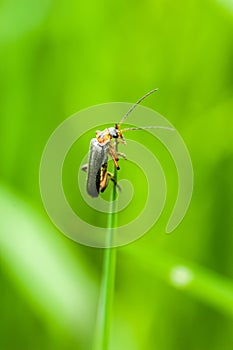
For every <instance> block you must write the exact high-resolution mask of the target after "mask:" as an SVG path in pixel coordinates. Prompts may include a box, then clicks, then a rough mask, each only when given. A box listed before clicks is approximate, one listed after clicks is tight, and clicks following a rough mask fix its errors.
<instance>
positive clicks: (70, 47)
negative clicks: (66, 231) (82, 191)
mask: <svg viewBox="0 0 233 350" xmlns="http://www.w3.org/2000/svg"><path fill="white" fill-rule="evenodd" d="M0 47H1V56H0V57H1V61H0V63H1V64H0V77H1V78H0V84H1V85H0V86H1V94H0V101H1V102H0V105H1V119H0V147H1V163H0V176H1V178H0V208H1V209H0V215H1V220H0V264H1V265H0V266H1V269H0V279H1V283H0V309H1V320H0V323H1V325H0V348H1V349H81V350H82V349H91V348H92V344H93V335H94V328H95V317H96V308H97V303H98V293H99V286H100V280H101V267H102V257H103V250H102V249H94V248H89V247H85V246H81V245H78V244H77V243H75V242H72V241H70V240H69V239H68V238H66V237H65V236H63V235H62V234H61V233H60V232H58V231H56V229H55V228H54V226H53V224H52V223H51V222H50V220H49V218H48V217H47V215H46V213H45V210H44V208H43V205H42V203H41V199H40V192H39V184H38V183H39V180H38V175H39V164H40V158H41V154H42V152H43V148H44V146H45V144H46V141H47V139H48V138H49V136H50V134H51V133H52V132H53V130H54V129H55V128H56V127H57V126H58V125H59V124H60V123H61V122H62V121H63V120H65V119H66V118H67V117H68V116H70V115H72V114H74V113H75V112H76V111H78V110H80V109H82V108H85V107H88V106H91V105H94V104H99V103H104V102H111V101H121V102H124V101H125V102H135V101H136V100H137V99H138V98H139V97H141V96H142V95H143V94H144V93H146V92H147V91H149V90H151V89H152V88H154V87H159V89H160V90H159V93H157V94H156V95H154V96H153V97H151V98H150V99H148V100H147V101H145V103H144V105H146V106H148V107H151V108H153V109H156V110H157V111H158V112H160V113H161V114H163V115H164V116H165V117H167V118H168V119H169V120H170V122H171V123H172V124H173V125H174V126H175V127H176V128H177V129H178V131H179V132H180V133H181V135H182V137H183V139H184V141H185V143H186V145H187V147H188V149H189V151H190V155H191V158H192V162H193V168H194V175H195V184H194V193H193V198H192V202H191V205H190V208H189V210H188V212H187V215H186V216H185V218H184V220H183V222H182V223H181V224H180V226H179V227H178V228H177V229H176V230H175V232H173V234H172V235H165V234H164V231H165V226H166V222H167V220H168V217H169V214H170V212H171V209H172V206H173V204H174V198H175V193H176V192H175V191H176V189H173V186H172V184H173V181H174V184H176V181H177V179H176V178H175V180H172V179H173V178H174V177H175V176H176V173H175V170H174V173H173V174H167V175H168V184H170V186H169V187H168V199H169V198H171V201H169V200H168V202H167V203H166V208H165V210H164V212H163V214H162V216H161V219H160V220H159V222H158V223H157V224H156V226H155V227H154V228H152V229H151V230H150V231H149V232H148V233H147V234H146V235H145V236H144V237H143V238H141V239H140V240H138V241H136V242H134V243H133V244H131V245H128V246H125V247H122V248H119V249H118V253H117V271H116V288H115V298H114V304H113V319H112V327H111V336H110V347H109V348H110V349H111V350H118V349H127V350H131V349H133V350H141V349H159V350H174V349H179V350H181V349H184V350H186V349H190V350H194V349H195V350H196V349H198V350H202V349H203V350H204V349H205V350H206V349H211V350H228V349H233V322H232V321H233V268H232V267H233V254H232V251H233V234H232V233H233V230H232V224H233V215H232V208H233V187H232V178H233V143H232V138H233V123H232V110H233V98H232V96H233V70H232V62H233V6H232V1H230V0H228V1H227V0H225V1H223V0H222V1H220V0H219V1H217V0H216V1H214V0H212V1H210V0H202V1H200V0H196V1H195V0H190V1H184V0H180V1H179V0H178V1H176V2H174V1H171V0H168V1H150V0H148V1H144V2H142V1H141V2H140V1H127V2H125V1H117V2H114V1H113V2H110V3H109V2H105V1H98V2H97V1H96V2H94V1H89V2H81V1H79V2H77V1H74V0H71V1H68V2H64V1H60V0H58V1H51V0H41V1H38V0H35V1H29V0H18V1H16V0H7V1H6V0H3V1H1V3H0ZM132 118H133V117H132ZM106 123H107V121H106ZM135 137H137V138H138V139H141V140H142V141H143V137H144V134H140V135H139V134H138V135H137V136H135ZM83 147H84V149H85V150H86V148H87V147H88V143H85V142H84V144H83ZM157 147H158V145H157V144H156V145H155V146H154V149H153V152H154V153H155V154H157V152H160V151H159V149H158V148H157ZM82 152H83V149H82ZM84 152H85V151H84ZM125 152H126V153H127V150H125ZM161 152H162V151H161ZM71 167H72V164H71ZM67 169H68V168H67ZM165 169H166V171H167V172H169V169H170V168H169V167H168V166H167V168H166V165H165ZM166 171H165V173H166ZM129 174H130V173H129ZM124 175H127V172H126V171H125V173H124ZM135 181H137V178H136V179H135ZM66 184H67V188H68V187H69V181H66ZM174 186H175V185H174ZM70 187H71V186H70ZM71 191H72V188H71ZM142 196H143V194H142ZM139 202H140V201H139ZM134 210H137V206H135V208H133V207H132V208H131V213H134ZM84 214H85V213H84ZM93 215H95V214H93ZM92 219H93V218H92Z"/></svg>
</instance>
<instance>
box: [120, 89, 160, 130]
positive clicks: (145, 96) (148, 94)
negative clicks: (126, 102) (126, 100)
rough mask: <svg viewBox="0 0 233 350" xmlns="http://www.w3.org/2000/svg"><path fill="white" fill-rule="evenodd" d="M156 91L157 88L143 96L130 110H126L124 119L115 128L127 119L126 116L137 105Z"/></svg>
mask: <svg viewBox="0 0 233 350" xmlns="http://www.w3.org/2000/svg"><path fill="white" fill-rule="evenodd" d="M156 91H158V88H156V89H153V90H151V91H149V92H147V94H145V95H144V96H142V97H141V98H140V99H139V100H138V101H137V102H136V103H135V104H133V105H132V106H131V107H130V109H129V110H128V112H127V113H126V114H125V115H124V117H123V118H122V119H121V121H120V122H119V123H118V124H117V126H118V127H119V126H120V125H121V124H122V123H123V122H124V121H125V119H126V118H127V117H128V115H129V114H130V113H131V112H133V110H134V108H136V107H137V106H138V105H139V103H141V102H142V101H143V100H144V99H145V98H147V97H148V96H150V95H151V94H153V93H154V92H156Z"/></svg>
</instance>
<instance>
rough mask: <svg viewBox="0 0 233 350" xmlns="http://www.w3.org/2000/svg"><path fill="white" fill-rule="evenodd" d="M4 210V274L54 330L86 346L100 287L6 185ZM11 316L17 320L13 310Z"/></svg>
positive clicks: (0, 198) (0, 206) (0, 199)
mask: <svg viewBox="0 0 233 350" xmlns="http://www.w3.org/2000/svg"><path fill="white" fill-rule="evenodd" d="M0 210H1V231H0V246H1V262H2V264H3V269H4V273H5V274H6V275H7V276H9V278H10V279H11V280H12V282H13V283H14V284H15V286H16V287H17V288H18V289H19V292H20V293H21V295H22V296H23V297H24V298H26V299H27V301H28V302H29V304H30V305H31V307H32V309H34V310H35V312H36V314H37V315H38V317H40V318H42V320H43V322H45V323H46V324H47V326H48V327H49V330H50V331H52V332H55V331H56V332H58V333H59V332H62V334H63V335H64V336H66V337H67V336H68V337H70V338H71V339H73V341H77V342H78V341H80V340H81V341H82V342H83V343H85V342H87V339H88V334H89V328H90V327H93V325H94V317H95V314H94V310H95V301H96V285H95V282H94V280H93V276H92V277H91V272H90V270H88V268H87V265H86V263H85V260H84V259H83V257H82V255H81V254H79V256H78V259H77V256H76V255H75V254H74V252H72V250H71V249H68V247H67V246H66V245H65V241H64V240H63V239H61V237H58V234H57V233H56V232H54V234H51V233H52V232H53V228H52V227H51V225H49V224H48V223H47V222H46V221H45V220H44V218H43V217H42V216H41V214H40V213H39V212H37V211H36V209H33V208H32V207H30V206H29V205H28V204H27V203H26V201H25V199H22V198H19V197H17V196H16V195H14V194H13V193H12V192H10V191H9V189H7V188H6V187H4V186H3V185H2V184H1V186H0ZM9 312H10V313H12V317H13V315H14V308H12V310H11V309H10V310H9ZM87 343H88V342H87Z"/></svg>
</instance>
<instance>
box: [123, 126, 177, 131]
mask: <svg viewBox="0 0 233 350" xmlns="http://www.w3.org/2000/svg"><path fill="white" fill-rule="evenodd" d="M145 129H165V130H170V131H174V130H175V129H173V128H169V127H168V126H144V127H141V128H125V129H121V132H125V131H128V130H145Z"/></svg>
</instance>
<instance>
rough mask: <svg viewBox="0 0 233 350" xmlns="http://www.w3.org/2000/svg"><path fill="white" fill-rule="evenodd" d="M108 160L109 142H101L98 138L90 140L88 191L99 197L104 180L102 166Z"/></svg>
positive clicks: (91, 194)
mask: <svg viewBox="0 0 233 350" xmlns="http://www.w3.org/2000/svg"><path fill="white" fill-rule="evenodd" d="M107 161H108V143H102V144H101V143H99V142H98V140H97V139H94V138H93V139H92V140H91V142H90V151H89V159H88V168H87V193H88V194H89V195H90V196H91V197H98V195H99V191H100V183H101V180H102V176H103V174H102V170H103V169H102V168H103V167H104V165H105V164H106V163H107Z"/></svg>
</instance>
